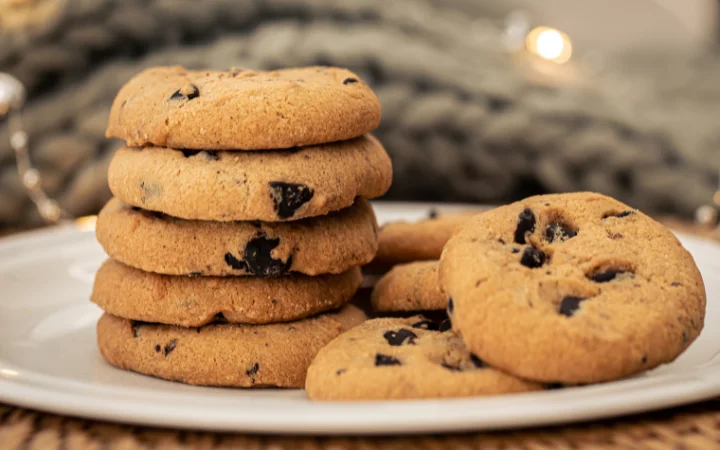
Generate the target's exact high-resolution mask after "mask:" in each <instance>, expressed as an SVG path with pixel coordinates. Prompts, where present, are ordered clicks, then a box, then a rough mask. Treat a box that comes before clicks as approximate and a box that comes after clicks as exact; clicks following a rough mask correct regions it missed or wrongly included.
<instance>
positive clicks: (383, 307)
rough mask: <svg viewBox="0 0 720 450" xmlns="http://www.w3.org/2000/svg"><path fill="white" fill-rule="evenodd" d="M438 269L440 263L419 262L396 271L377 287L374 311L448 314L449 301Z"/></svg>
mask: <svg viewBox="0 0 720 450" xmlns="http://www.w3.org/2000/svg"><path fill="white" fill-rule="evenodd" d="M438 268H439V262H438V261H419V262H412V263H408V264H399V265H397V266H395V267H393V268H392V269H391V270H390V272H388V273H386V274H385V275H383V277H382V278H380V280H378V282H377V283H376V284H375V287H373V291H372V295H371V299H370V300H371V303H372V307H373V310H375V311H378V312H397V311H436V310H444V309H445V308H447V303H448V299H447V296H446V295H445V293H444V292H443V290H442V288H441V287H440V280H439V278H438Z"/></svg>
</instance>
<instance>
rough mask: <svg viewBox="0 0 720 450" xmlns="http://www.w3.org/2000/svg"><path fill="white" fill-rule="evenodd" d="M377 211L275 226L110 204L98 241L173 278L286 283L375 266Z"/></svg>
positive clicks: (117, 255)
mask: <svg viewBox="0 0 720 450" xmlns="http://www.w3.org/2000/svg"><path fill="white" fill-rule="evenodd" d="M375 230H376V223H375V215H374V213H373V211H372V207H371V206H370V204H369V203H368V202H367V201H366V200H364V199H358V200H357V201H356V202H355V204H354V205H353V206H351V207H349V208H346V209H344V210H341V211H338V212H335V213H331V214H330V215H327V216H321V217H313V218H309V219H304V220H299V221H293V222H282V223H269V222H211V221H201V220H182V219H176V218H174V217H171V216H168V215H165V214H161V213H156V212H152V211H145V210H142V209H139V208H137V207H131V206H129V205H127V204H125V203H123V202H122V201H120V200H119V199H117V198H115V199H112V200H110V201H109V202H108V203H107V205H105V207H104V208H103V209H102V211H100V214H99V215H98V220H97V226H96V230H95V231H96V234H97V238H98V241H99V242H100V244H101V245H102V246H103V248H104V249H105V251H106V252H107V253H108V255H109V256H110V257H112V258H114V259H117V260H119V261H122V262H123V263H125V264H127V265H129V266H132V267H135V268H138V269H142V270H145V271H148V272H156V273H163V274H168V275H192V276H200V275H202V276H226V275H258V276H279V275H284V274H287V273H289V272H297V273H303V274H306V275H318V274H324V273H342V272H345V271H346V270H348V269H349V268H350V267H354V266H358V265H362V264H365V263H367V262H369V261H370V260H371V259H372V258H373V256H374V255H375V251H376V249H377V241H376V233H375Z"/></svg>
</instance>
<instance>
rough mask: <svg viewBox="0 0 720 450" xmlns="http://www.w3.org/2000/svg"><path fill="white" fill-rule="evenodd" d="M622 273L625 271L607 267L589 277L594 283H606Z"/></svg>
mask: <svg viewBox="0 0 720 450" xmlns="http://www.w3.org/2000/svg"><path fill="white" fill-rule="evenodd" d="M623 273H625V271H624V270H621V269H608V270H606V271H604V272H598V273H596V274H594V275H592V276H591V277H590V279H591V280H593V281H594V282H596V283H607V282H608V281H612V280H614V279H615V277H616V276H618V275H621V274H623Z"/></svg>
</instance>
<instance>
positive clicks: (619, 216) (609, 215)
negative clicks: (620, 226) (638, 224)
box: [603, 209, 635, 219]
mask: <svg viewBox="0 0 720 450" xmlns="http://www.w3.org/2000/svg"><path fill="white" fill-rule="evenodd" d="M631 214H635V211H632V210H629V209H628V210H627V211H622V212H619V213H616V214H613V213H610V214H605V215H604V216H603V219H607V218H608V217H617V218H619V219H622V218H623V217H627V216H629V215H631Z"/></svg>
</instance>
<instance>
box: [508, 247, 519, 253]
mask: <svg viewBox="0 0 720 450" xmlns="http://www.w3.org/2000/svg"><path fill="white" fill-rule="evenodd" d="M510 251H511V252H512V253H520V249H519V248H515V247H513V248H512V249H511V250H510Z"/></svg>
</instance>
